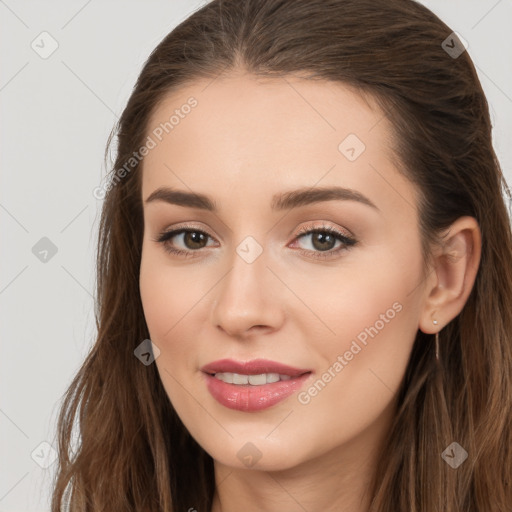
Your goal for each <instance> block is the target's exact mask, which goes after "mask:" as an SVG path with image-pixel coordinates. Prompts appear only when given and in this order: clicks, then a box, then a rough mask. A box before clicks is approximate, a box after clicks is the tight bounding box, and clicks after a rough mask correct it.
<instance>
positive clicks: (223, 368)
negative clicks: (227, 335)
mask: <svg viewBox="0 0 512 512" xmlns="http://www.w3.org/2000/svg"><path fill="white" fill-rule="evenodd" d="M201 371H203V372H205V373H211V374H213V373H224V372H230V373H239V374H243V375H260V374H262V373H278V374H280V375H289V376H290V377H298V376H299V375H302V374H304V373H309V372H311V370H308V369H300V368H294V367H292V366H288V365H286V364H282V363H278V362H276V361H270V360H268V359H252V360H251V361H234V360H233V359H219V360H218V361H213V362H211V363H208V364H207V365H205V366H203V367H202V368H201Z"/></svg>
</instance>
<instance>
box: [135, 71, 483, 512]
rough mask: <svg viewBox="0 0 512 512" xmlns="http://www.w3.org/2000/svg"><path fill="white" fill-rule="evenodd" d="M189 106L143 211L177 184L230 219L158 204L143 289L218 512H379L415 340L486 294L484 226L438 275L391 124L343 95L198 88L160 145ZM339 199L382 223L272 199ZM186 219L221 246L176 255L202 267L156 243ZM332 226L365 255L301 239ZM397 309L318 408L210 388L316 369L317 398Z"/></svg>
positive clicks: (339, 88) (314, 402)
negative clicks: (361, 340)
mask: <svg viewBox="0 0 512 512" xmlns="http://www.w3.org/2000/svg"><path fill="white" fill-rule="evenodd" d="M190 96H194V98H196V99H197V101H198V104H197V106H196V107H195V108H194V109H193V110H192V111H191V112H190V113H189V114H188V115H187V116H184V118H183V119H180V122H179V124H178V125H177V126H175V127H174V129H173V130H172V131H170V132H169V133H168V134H166V135H165V136H164V137H163V139H162V141H161V142H159V143H158V144H157V146H156V147H155V148H153V149H151V151H149V153H148V154H147V156H145V158H144V163H143V174H142V191H141V195H142V199H143V200H144V201H145V200H146V199H147V198H148V197H149V195H150V194H151V193H152V192H153V191H154V190H156V189H157V188H159V187H163V186H166V187H174V188H176V189H179V190H184V191H194V192H200V193H204V194H207V195H209V196H211V198H212V199H213V200H214V201H215V202H216V203H217V205H218V207H219V211H218V212H217V213H212V212H208V211H204V210H200V209H197V208H191V207H183V206H178V205H175V204H168V203H166V202H164V201H152V202H149V203H147V204H146V203H145V204H144V240H143V250H142V261H141V267H140V292H141V299H142V302H143V307H144V314H145V318H146V322H147V325H148V329H149V332H150V335H151V340H152V341H153V343H154V344H155V345H156V346H157V347H158V348H159V350H160V355H159V356H158V357H157V359H156V361H155V363H156V365H157V367H158V371H159V374H160V377H161V379H162V383H163V385H164V387H165V390H166V392H167V394H168V396H169V399H170V400H171V402H172V404H173V406H174V408H175V409H176V411H177V413H178V415H179V417H180V418H181V420H182V421H183V423H184V424H185V426H186V427H187V429H188V430H189V431H190V433H191V434H192V436H193V437H194V438H195V439H196V440H197V442H198V443H199V444H200V445H201V446H202V447H203V448H204V449H205V450H206V451H207V452H208V453H209V454H210V455H211V456H212V457H213V459H214V467H215V477H216V482H217V488H216V493H215V498H214V505H213V508H212V510H213V511H214V512H219V511H221V510H222V511H224V512H231V511H235V510H240V509H242V507H243V510H245V511H247V512H252V511H280V512H281V511H283V510H286V511H303V510H308V511H313V510H323V511H331V510H332V511H334V510H336V511H338V510H343V511H344V512H362V511H365V510H367V509H368V505H369V498H368V493H367V492H366V491H367V486H368V484H369V482H370V479H371V478H372V477H373V475H374V468H375V465H376V461H377V457H378V453H379V450H380V449H381V448H382V446H383V444H384V443H385V442H386V438H387V434H388V431H389V428H390V424H391V421H392V420H393V417H394V413H395V406H396V394H397V391H398V389H399V386H400V383H401V381H402V379H403V376H404V373H405V370H406V366H407V362H408V359H409V355H410V352H411V349H412V346H413V342H414V339H415V335H416V333H417V331H418V329H420V330H422V331H423V332H426V333H435V332H438V331H440V330H441V329H442V328H443V326H445V325H446V324H448V323H449V322H450V321H451V320H452V319H453V318H454V317H455V316H456V315H457V314H458V313H459V312H460V311H461V310H462V308H463V306H464V303H465V302H466V300H467V298H468V295H469V293H470V291H471V287H472V286H473V283H474V279H475V276H476V271H477V268H478V263H479V259H480V243H481V238H480V231H479V228H478V224H477V223H476V221H475V220H474V219H473V218H470V217H461V218H460V219H458V220H457V221H456V222H455V223H454V224H453V225H452V226H451V227H450V228H449V230H447V232H448V236H447V239H446V246H445V247H444V248H437V249H436V252H435V253H434V254H435V260H434V264H435V266H434V267H433V268H432V269H431V271H430V272H429V273H428V274H427V277H426V278H424V276H423V270H424V268H423V263H422V257H421V251H420V249H421V246H420V232H419V229H418V213H417V206H416V205H417V191H416V190H415V188H414V185H413V184H412V183H411V182H409V181H408V180H407V179H405V178H404V177H403V176H402V175H401V174H400V173H399V172H398V171H397V169H396V168H395V166H394V165H393V163H392V159H391V154H390V151H391V150H390V148H391V143H392V138H391V134H392V131H391V126H390V124H389V123H388V121H387V120H386V119H385V118H384V117H383V113H382V111H380V110H379V109H378V108H377V106H376V105H375V104H374V103H373V102H372V101H371V100H368V101H365V100H363V98H362V97H361V96H360V95H358V94H357V93H356V92H354V90H352V89H349V88H348V87H346V86H344V85H342V84H338V83H336V84H335V83H332V82H326V81H322V82H320V81H315V82H313V81H307V80H305V79H303V78H299V77H291V76H288V77H286V79H283V78H277V79H262V78H256V77H254V76H253V75H250V74H246V73H245V72H243V71H239V72H231V73H230V74H229V75H226V76H223V77H219V78H217V79H216V80H215V81H212V80H204V81H199V80H198V81H196V82H194V83H193V84H192V85H188V86H186V87H183V88H181V89H180V90H178V91H174V92H172V93H171V94H169V95H168V96H167V97H166V98H165V100H164V101H162V102H161V103H160V104H159V105H158V108H157V109H156V110H155V112H154V113H153V116H152V118H151V121H150V123H149V129H148V134H150V133H151V130H152V129H153V128H154V127H156V126H158V125H159V123H161V122H165V121H166V120H168V119H169V117H170V115H172V113H173V111H174V110H175V109H177V108H178V109H179V108H180V107H181V106H182V105H183V104H185V103H186V101H187V99H188V98H189V97H190ZM350 133H352V134H356V135H357V137H358V138H359V139H360V140H361V141H363V143H364V144H365V146H366V149H365V150H364V151H363V152H362V153H361V154H360V155H359V156H358V158H357V159H355V160H354V161H349V160H348V159H347V158H346V157H345V156H344V155H343V154H342V152H340V151H339V149H338V145H339V144H340V142H342V141H343V140H344V139H345V138H346V137H347V135H348V134H350ZM334 185H337V186H343V187H346V188H350V189H353V190H356V191H358V192H359V193H361V194H364V195H365V196H366V197H367V198H368V199H370V200H371V201H372V202H373V203H374V204H375V205H376V207H377V209H374V208H371V207H369V206H367V205H365V204H362V203H360V202H356V201H353V200H330V201H326V202H319V203H314V204H310V205H305V206H301V207H298V208H295V209H292V210H289V211H280V212H274V211H272V210H271V208H270V199H271V197H272V195H273V194H276V193H280V192H284V191H288V190H293V189H296V188H300V187H307V188H310V187H324V186H325V187H328V186H334ZM184 222H186V223H187V224H191V225H193V228H194V229H197V230H200V231H203V232H205V233H207V234H208V235H209V237H207V238H206V240H205V241H204V242H203V245H202V247H203V248H200V247H201V245H200V244H199V245H197V244H193V243H192V245H191V241H190V240H189V241H188V245H185V244H186V243H187V241H186V240H185V239H184V236H183V235H182V234H178V235H176V236H175V237H174V238H173V239H172V240H171V241H170V242H169V245H173V246H174V247H176V248H179V249H182V250H185V251H189V252H193V251H196V252H194V254H192V255H191V256H192V257H184V256H177V255H173V254H169V253H168V252H166V251H165V248H164V246H163V244H162V243H159V242H157V241H155V240H156V239H157V238H158V236H159V235H160V233H161V232H163V231H166V230H167V231H169V230H171V229H173V228H174V227H177V226H178V227H181V224H182V223H184ZM322 225H326V226H329V227H333V228H335V229H336V230H338V231H341V232H342V233H343V234H345V235H347V234H348V235H349V236H352V237H354V238H355V239H356V241H357V244H356V245H354V246H352V247H349V248H346V249H345V250H343V251H341V252H338V253H337V254H335V255H334V256H333V257H331V258H328V259H315V257H314V256H315V254H318V253H322V247H324V248H325V247H327V245H324V246H321V245H320V246H319V245H318V244H317V245H314V244H313V237H312V235H311V234H309V235H306V236H304V237H302V238H297V232H298V230H299V229H300V228H302V227H306V228H308V229H312V228H318V227H319V226H322ZM247 236H252V237H253V238H254V239H255V240H256V241H257V242H258V243H259V245H260V246H261V248H262V249H263V252H262V253H261V255H260V256H259V257H258V258H256V260H255V261H254V262H252V263H250V264H249V263H247V262H246V261H245V260H244V259H243V258H241V257H240V256H239V255H238V254H237V252H236V248H237V246H238V245H239V244H240V243H241V242H242V241H243V240H244V239H245V238H246V237H247ZM340 246H342V243H341V242H339V241H337V242H333V243H332V244H331V245H330V246H328V247H329V249H328V251H330V252H331V253H333V252H334V251H336V249H338V247H340ZM196 247H199V248H196ZM299 249H303V250H304V253H303V254H300V253H299V252H298V250H299ZM447 252H450V253H451V257H450V258H447V257H446V256H444V254H445V253H447ZM324 253H325V250H324ZM396 303H398V304H399V305H401V307H402V308H401V310H400V311H399V312H396V314H395V315H394V318H392V319H391V320H389V321H388V322H385V324H384V327H383V328H382V329H380V330H379V332H378V334H377V335H375V336H374V337H373V338H371V337H368V341H367V345H366V346H363V348H362V350H361V351H359V352H358V353H357V355H355V356H354V357H353V358H352V360H350V361H347V364H346V366H344V367H343V369H342V371H339V372H338V373H336V376H335V377H334V378H332V379H331V380H330V382H328V383H327V384H326V385H325V387H323V389H321V391H320V392H318V393H317V394H316V395H315V396H314V397H311V400H310V401H309V403H307V404H304V403H300V402H299V399H298V393H297V392H296V393H294V394H293V395H292V396H290V397H289V398H287V399H286V400H284V401H282V402H280V403H278V404H276V405H274V406H272V407H270V408H268V409H266V410H263V411H259V412H256V413H255V412H252V413H251V412H242V411H235V410H231V409H228V408H226V407H224V406H223V405H221V404H219V403H218V402H217V401H216V400H215V399H214V398H213V397H212V396H211V395H210V393H209V392H208V390H207V388H206V386H205V383H204V378H203V377H204V376H203V374H202V373H201V371H200V368H201V367H202V366H203V365H205V364H206V363H209V362H212V361H215V360H217V359H222V358H233V359H238V360H241V361H245V360H250V359H254V358H267V359H271V360H274V361H279V362H282V363H285V364H288V365H291V366H295V367H298V368H306V369H311V370H312V371H313V374H312V375H311V376H310V379H309V381H308V383H307V384H305V386H304V387H303V388H302V390H307V389H308V388H309V387H310V386H311V385H312V384H313V383H314V382H315V381H317V380H318V378H321V376H322V375H323V374H324V372H326V371H327V370H328V368H332V367H333V364H334V363H335V361H336V360H337V358H338V356H339V355H342V356H343V354H344V353H346V352H347V350H349V349H350V346H351V343H352V342H353V341H354V340H355V339H356V337H357V335H358V334H360V333H361V332H362V331H364V330H365V328H369V327H370V326H374V325H375V324H376V321H377V320H379V319H380V318H381V316H380V315H382V314H385V313H386V311H387V310H389V309H390V308H392V305H393V304H396ZM433 319H436V320H437V321H438V324H437V325H434V324H433V322H432V320H433ZM248 442H250V443H252V444H253V445H254V446H256V447H257V448H258V450H259V452H260V453H261V458H260V459H259V460H258V461H257V462H256V464H254V465H253V466H252V467H248V466H247V465H246V464H245V463H244V462H243V460H241V458H239V457H238V456H237V453H238V452H239V450H241V448H242V447H244V445H246V443H248ZM193 505H194V504H191V507H193Z"/></svg>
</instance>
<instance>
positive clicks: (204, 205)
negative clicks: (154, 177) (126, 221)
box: [145, 187, 380, 212]
mask: <svg viewBox="0 0 512 512" xmlns="http://www.w3.org/2000/svg"><path fill="white" fill-rule="evenodd" d="M333 200H342V201H357V202H359V203H362V204H364V205H366V206H370V207H371V208H374V209H375V210H378V211H380V210H379V208H377V206H376V205H375V204H374V203H373V202H372V201H370V199H368V198H367V197H366V196H364V195H363V194H361V193H360V192H358V191H356V190H352V189H349V188H343V187H315V188H311V187H309V188H307V187H305V188H300V189H297V190H290V191H287V192H281V193H279V194H275V195H274V196H272V201H271V203H270V207H271V209H272V210H273V211H282V210H290V209H292V208H298V207H300V206H305V205H309V204H313V203H319V202H322V201H333ZM154 201H163V202H165V203H169V204H175V205H178V206H184V207H188V208H198V209H201V210H207V211H210V212H218V207H217V203H216V202H215V201H214V200H213V199H212V198H210V197H209V196H207V195H205V194H200V193H198V192H186V191H184V190H176V189H172V188H168V187H161V188H158V189H156V190H155V191H154V192H152V193H151V195H150V196H149V197H148V198H147V199H146V201H145V203H146V204H148V203H151V202H154Z"/></svg>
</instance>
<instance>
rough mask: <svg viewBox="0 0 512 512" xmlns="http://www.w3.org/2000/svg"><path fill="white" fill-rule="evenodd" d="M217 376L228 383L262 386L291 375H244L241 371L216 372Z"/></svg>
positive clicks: (285, 378) (288, 378) (286, 378)
mask: <svg viewBox="0 0 512 512" xmlns="http://www.w3.org/2000/svg"><path fill="white" fill-rule="evenodd" d="M215 377H216V378H217V379H219V380H222V381H223V382H227V383H228V384H240V385H244V384H251V385H252V386H262V385H263V384H270V383H272V382H278V381H279V380H290V379H291V377H290V376H289V375H280V374H279V373H261V374H260V375H242V374H240V373H230V372H224V373H216V374H215Z"/></svg>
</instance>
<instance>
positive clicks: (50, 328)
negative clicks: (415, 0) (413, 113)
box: [0, 0, 512, 512]
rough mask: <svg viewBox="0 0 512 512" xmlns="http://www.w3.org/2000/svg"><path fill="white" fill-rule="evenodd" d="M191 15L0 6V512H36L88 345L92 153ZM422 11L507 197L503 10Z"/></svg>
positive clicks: (175, 8)
mask: <svg viewBox="0 0 512 512" xmlns="http://www.w3.org/2000/svg"><path fill="white" fill-rule="evenodd" d="M203 3H204V2H201V1H200V0H197V1H191V0H189V1H184V0H181V1H178V0H172V1H171V0H169V1H165V2H164V1H159V0H158V1H157V0H152V1H146V2H142V1H138V2H136V1H133V0H132V1H127V0H124V1H122V2H121V1H120V0H118V1H113V0H109V1H107V0H103V1H101V2H100V1H99V0H89V1H85V0H82V1H79V2H77V1H69V0H68V1H66V2H64V1H63V0H62V1H59V2H56V1H53V2H44V3H42V2H34V1H15V0H6V1H3V0H0V38H1V46H0V48H1V59H2V60H1V74H0V104H1V116H0V126H1V137H2V139H3V140H2V151H1V152H0V168H1V171H2V186H1V187H0V222H1V234H2V242H1V243H2V251H1V258H2V262H1V266H0V307H1V308H2V322H1V340H2V346H1V348H2V354H1V357H0V365H1V367H0V389H1V390H2V393H1V402H0V427H1V435H0V443H1V450H2V454H1V460H2V464H1V469H0V471H1V479H0V512H8V511H9V512H11V511H45V510H49V502H48V499H49V483H50V481H51V476H52V475H53V470H54V469H55V467H56V464H53V465H52V464H51V462H52V457H51V456H52V450H51V449H50V448H49V446H48V445H47V444H44V443H45V442H46V443H49V444H52V443H54V441H55V437H54V436H55V431H54V428H55V427H54V426H55V420H56V416H57V412H58V406H59V403H60V400H61V397H62V395H63V393H64V391H65V390H66V388H67V386H68V385H69V383H70V382H71V379H72V378H73V376H74V374H75V373H76V371H77V370H78V368H79V366H80V364H81V362H82V360H83V358H84V357H85V355H86V354H87V352H88V350H89V348H90V347H91V345H92V343H93V341H94V334H95V327H94V314H93V308H94V302H93V295H92V294H93V284H94V257H95V248H96V233H97V227H98V221H99V213H100V208H101V204H102V202H101V200H98V199H95V197H94V196H93V194H92V191H93V189H94V188H95V187H97V186H98V185H100V183H101V182H102V177H103V176H104V174H105V172H106V170H105V168H104V164H103V155H104V149H105V144H106V140H107V137H108V135H109V133H110V131H111V129H112V127H113V125H114V122H115V121H116V118H117V117H118V116H119V115H120V113H121V111H122V109H123V107H124V105H125V103H126V101H127V99H128V96H129V94H130V92H131V88H132V87H133V85H134V82H135V80H136V77H137V75H138V73H139V71H140V68H141V65H142V63H143V62H144V60H145V59H146V58H147V56H148V55H149V53H150V51H151V50H152V49H153V48H154V47H155V46H156V45H157V44H158V43H159V42H160V40H161V39H162V38H163V37H164V36H165V35H166V34H167V33H168V32H169V31H170V30H172V28H173V27H174V26H176V25H177V24H178V23H179V22H181V21H182V20H183V19H185V18H186V17H187V16H188V15H189V14H190V13H191V12H192V11H194V10H196V9H197V8H198V7H199V6H200V5H202V4H203ZM422 3H424V4H425V5H426V6H427V7H429V8H430V9H431V10H433V11H434V12H435V13H436V14H437V15H439V17H440V18H441V19H443V20H444V21H445V22H446V23H447V24H448V25H449V26H450V27H451V28H452V29H453V30H455V31H457V32H459V33H460V34H461V35H462V36H463V38H464V39H465V40H466V41H467V42H468V44H469V47H468V51H469V53H470V55H471V57H472V59H473V61H474V62H475V64H476V66H477V69H478V73H479V76H480V79H481V81H482V85H483V87H484V90H485V92H486V94H487V97H488V100H489V103H490V107H491V115H492V119H493V125H494V144H495V148H496V151H497V153H498V157H499V159H500V162H501V164H502V167H503V170H504V172H505V175H506V177H507V181H508V182H509V183H511V184H512V180H511V178H512V147H511V144H510V134H511V133H512V84H511V82H512V80H511V79H512V35H511V34H512V32H511V31H510V22H511V21H512V1H511V0H499V1H497V0H488V1H483V0H459V1H453V0H452V1H451V2H446V1H445V0H428V1H423V2H422ZM44 31H47V32H48V33H49V34H50V36H40V34H41V33H42V32H44ZM52 40H54V41H56V43H57V44H58V48H57V50H56V51H55V52H54V53H53V54H52V55H50V56H49V57H48V58H45V59H44V58H42V57H41V56H40V53H41V52H44V51H48V50H49V49H51V44H52ZM53 44H55V43H53ZM31 45H33V46H35V49H33V47H32V46H31ZM36 49H37V52H40V53H37V52H36ZM507 142H508V144H507ZM43 237H46V238H48V239H49V240H50V241H51V244H53V246H54V247H55V248H56V249H57V252H56V253H55V254H53V255H52V252H51V249H49V247H48V241H44V240H43V241H41V239H42V238H43ZM34 247H35V249H33V248H34ZM45 250H49V252H48V253H47V254H46V253H45V252H44V251H45ZM41 258H42V259H43V261H42V260H41ZM44 258H46V261H44ZM41 443H43V444H41ZM46 466H48V467H46Z"/></svg>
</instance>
